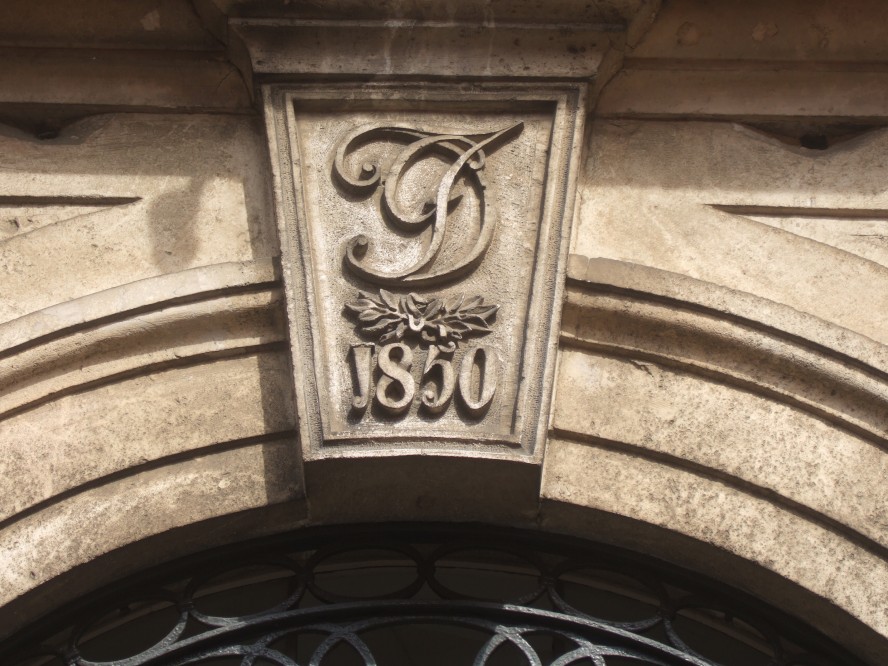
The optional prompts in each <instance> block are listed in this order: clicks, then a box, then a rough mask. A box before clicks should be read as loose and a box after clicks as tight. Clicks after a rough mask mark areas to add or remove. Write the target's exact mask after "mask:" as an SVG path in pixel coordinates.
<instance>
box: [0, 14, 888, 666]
mask: <svg viewBox="0 0 888 666" xmlns="http://www.w3.org/2000/svg"><path fill="white" fill-rule="evenodd" d="M37 5H38V3H34V2H29V1H25V0H21V1H20V0H6V2H4V3H3V5H2V6H0V40H2V48H3V50H4V52H5V53H6V55H7V57H6V59H5V65H4V67H3V68H2V71H0V82H2V84H0V121H2V123H3V124H2V125H0V154H2V156H3V159H2V163H3V166H4V168H3V169H2V170H0V277H2V282H0V284H2V288H0V377H2V378H3V381H2V383H0V451H2V455H0V470H2V474H0V484H2V486H0V498H2V502H0V509H2V517H0V581H2V584H0V626H2V627H3V634H4V635H5V636H8V635H13V634H14V633H15V632H16V631H17V630H18V629H20V628H22V627H24V626H25V625H27V624H29V623H31V622H33V621H35V620H36V619H38V618H40V617H41V616H42V615H43V614H45V613H47V612H48V611H50V610H52V609H53V608H56V607H58V606H59V605H61V604H63V603H65V602H67V601H70V600H72V599H75V598H77V597H79V596H81V595H84V594H87V593H88V592H90V591H92V590H94V589H96V588H98V587H100V586H102V585H104V584H107V583H109V582H112V581H114V580H116V579H117V578H120V577H122V576H125V575H127V574H130V573H133V572H136V571H139V570H140V569H142V568H145V567H147V566H149V565H152V564H156V563H159V562H163V561H166V560H169V559H172V558H174V557H177V556H180V555H185V554H188V553H193V552H198V551H201V550H205V549H207V548H210V547H212V546H215V545H219V544H225V543H233V542H237V541H242V540H245V539H248V538H250V537H253V536H259V535H267V534H277V533H282V532H285V531H288V530H293V529H298V528H303V527H309V526H317V525H347V524H355V523H371V524H372V523H383V522H386V523H388V522H398V521H406V522H409V521H426V522H436V521H440V522H452V523H459V522H472V523H485V524H490V525H499V526H516V527H521V528H526V529H530V530H538V531H540V532H542V533H557V534H569V535H574V536H578V537H584V538H588V539H591V540H594V541H597V542H601V543H606V544H614V545H618V546H621V547H625V548H629V549H632V550H636V551H639V552H643V553H649V554H652V555H654V556H656V557H658V558H660V559H662V560H666V561H669V562H672V563H675V564H677V565H680V566H682V567H685V568H688V569H691V570H694V571H698V572H700V573H702V574H705V575H708V576H710V577H713V578H716V579H719V580H722V581H724V582H725V583H727V584H729V585H732V586H734V587H736V588H739V589H741V590H744V591H747V592H749V593H751V594H753V595H754V596H756V597H758V598H760V599H762V600H764V601H766V602H768V603H770V604H772V605H774V606H777V607H780V608H781V609H783V610H785V611H786V612H788V613H790V614H791V615H794V616H795V617H797V618H799V619H800V620H801V621H803V622H805V623H806V624H807V625H809V626H811V627H813V628H815V629H817V630H819V631H821V632H823V633H824V634H826V635H827V636H829V637H831V638H833V639H834V640H836V641H837V642H839V643H840V644H842V645H843V646H845V647H846V648H848V649H849V650H851V651H852V652H854V653H855V654H857V655H858V656H860V657H861V658H862V659H863V660H865V661H866V663H872V664H874V665H876V664H883V663H886V662H888V519H886V517H885V515H886V514H885V506H886V505H888V490H886V488H888V486H886V484H885V479H886V477H888V457H886V455H885V453H886V447H888V186H886V184H885V183H886V182H888V161H886V158H885V155H886V149H888V133H886V131H885V130H884V129H883V127H884V125H885V123H886V119H888V92H886V91H888V75H886V73H885V67H884V65H885V63H886V62H888V42H886V41H885V40H884V39H883V32H884V26H885V25H886V24H888V6H886V5H885V4H884V3H883V2H881V1H879V0H856V1H855V2H838V1H834V0H823V1H819V2H808V1H805V0H789V1H786V2H780V3H774V2H770V1H765V0H745V1H744V2H739V1H736V2H735V1H733V0H719V1H718V2H708V3H707V2H702V1H701V0H672V1H671V2H663V3H662V6H661V3H659V2H656V1H654V0H596V1H595V2H591V3H590V2H574V1H573V0H553V1H552V2H549V3H545V6H544V7H543V6H540V3H537V2H531V1H529V0H527V1H525V0H512V1H511V2H496V1H494V2H488V3H461V2H455V1H453V2H451V1H448V0H442V1H440V2H436V1H433V0H428V1H426V0H422V1H421V2H406V1H403V2H402V1H401V0H393V1H392V2H385V3H382V4H379V3H369V2H364V1H363V0H330V1H329V2H323V3H314V4H311V5H308V4H305V5H302V4H300V3H286V2H276V1H272V0H269V1H264V0H255V1H254V0H194V1H193V2H188V1H186V0H133V1H131V2H127V3H115V2H109V1H106V0H89V1H86V0H85V1H84V2H80V3H70V2H67V1H63V0H46V1H45V2H41V3H39V5H40V7H39V8H38V7H37ZM445 227H446V230H445ZM374 326H375V327H376V328H375V329H374V328H373V327H374ZM454 333H458V334H459V335H458V336H455V335H454ZM384 336H388V337H385V338H384V339H383V337H384Z"/></svg>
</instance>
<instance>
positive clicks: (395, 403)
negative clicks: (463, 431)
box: [351, 342, 499, 418]
mask: <svg viewBox="0 0 888 666" xmlns="http://www.w3.org/2000/svg"><path fill="white" fill-rule="evenodd" d="M374 347H375V345H373V344H371V343H359V344H355V345H352V348H351V362H352V364H353V370H354V382H355V386H354V392H355V396H354V399H353V400H352V409H353V412H355V413H359V414H360V413H363V412H364V411H365V410H366V409H367V407H368V406H369V405H370V404H371V402H374V403H375V404H376V405H378V406H379V408H380V409H381V410H382V411H383V412H384V413H386V414H388V415H389V416H400V415H402V414H404V413H406V412H407V411H408V410H409V409H410V407H411V405H413V404H414V401H415V400H416V398H417V386H419V388H420V394H419V408H418V409H419V411H420V412H424V413H426V414H430V415H440V414H443V413H444V412H446V411H447V408H448V407H449V406H450V403H451V401H452V399H453V397H454V395H456V396H457V404H458V409H459V410H460V411H461V412H462V413H463V414H464V415H465V416H467V417H470V418H481V417H483V416H484V415H485V414H486V413H487V411H488V410H489V409H490V405H491V403H492V402H493V399H494V396H495V395H496V387H497V375H498V374H499V358H498V356H497V354H496V352H495V351H493V350H492V349H489V348H488V347H485V346H478V347H472V348H469V349H466V350H465V351H464V352H463V353H462V355H461V358H459V359H457V355H456V354H454V353H449V352H442V351H441V350H440V349H439V348H438V347H436V346H430V347H429V348H428V351H426V352H424V353H425V354H426V356H425V361H424V362H423V363H417V364H416V365H414V360H420V359H418V358H417V359H414V351H413V350H412V349H411V348H410V347H408V346H407V345H406V344H404V343H403V342H394V343H390V344H387V345H383V346H382V347H380V348H379V351H378V353H377V354H376V357H375V359H374V354H373V350H374ZM422 353H423V352H422V351H418V352H417V354H416V355H417V356H419V355H421V354H422ZM374 360H375V366H376V372H375V373H374V367H373V366H374ZM420 368H421V369H422V372H421V374H420V375H419V378H418V380H417V378H416V377H415V376H414V374H415V373H414V370H418V369H420ZM374 377H378V379H377V380H376V386H375V389H374V386H373V378H374Z"/></svg>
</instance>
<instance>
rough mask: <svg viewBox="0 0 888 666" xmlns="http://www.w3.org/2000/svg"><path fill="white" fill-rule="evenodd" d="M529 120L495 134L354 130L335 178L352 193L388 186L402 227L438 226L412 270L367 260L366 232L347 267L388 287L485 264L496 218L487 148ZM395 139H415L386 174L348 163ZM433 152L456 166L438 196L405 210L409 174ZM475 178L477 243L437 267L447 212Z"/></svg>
mask: <svg viewBox="0 0 888 666" xmlns="http://www.w3.org/2000/svg"><path fill="white" fill-rule="evenodd" d="M523 129H524V123H523V122H518V123H515V124H514V125H510V126H509V127H505V128H503V129H501V130H497V131H495V132H487V133H483V134H465V135H457V134H436V133H433V132H426V131H423V130H418V129H411V128H406V127H390V126H379V125H362V126H361V127H358V128H357V129H355V130H354V131H352V132H349V133H348V134H347V135H346V136H345V137H343V139H342V140H341V141H340V142H339V144H338V145H337V147H336V154H335V156H334V160H333V180H334V182H335V183H337V185H339V187H341V188H342V189H343V190H344V191H345V192H346V193H348V194H350V195H352V196H370V195H371V194H372V193H373V192H374V191H376V189H377V188H380V187H381V188H383V192H382V198H381V206H382V212H383V215H384V217H385V219H386V220H387V221H388V222H389V223H390V224H391V225H393V226H394V227H396V228H397V229H399V230H401V231H406V232H411V233H419V232H421V231H423V230H424V229H427V228H429V226H431V228H432V236H431V239H430V241H429V244H428V247H426V249H425V252H424V253H423V255H422V257H420V258H419V260H418V261H416V262H415V263H414V264H413V265H411V266H409V267H408V268H405V269H402V270H398V271H384V270H380V269H378V268H374V267H371V266H369V265H368V264H367V263H366V262H365V261H364V259H365V257H366V255H367V251H368V248H369V247H370V239H369V238H367V236H365V235H364V234H360V235H358V236H355V237H354V238H352V239H351V240H350V241H349V242H348V245H347V248H346V253H345V262H346V265H347V266H348V267H349V268H350V269H351V270H352V271H353V272H354V273H355V274H356V275H358V276H360V277H362V278H364V279H365V280H367V281H368V282H372V283H376V284H382V285H405V284H409V285H411V286H425V285H434V284H440V283H442V282H447V281H449V280H452V279H455V278H457V277H461V276H463V275H465V274H466V273H468V272H470V271H472V270H473V269H474V268H475V267H477V266H478V264H479V263H481V260H482V259H483V258H484V255H485V253H486V252H487V249H488V248H489V247H490V242H491V240H492V239H493V232H494V229H495V226H496V225H495V222H494V216H493V215H492V211H491V210H490V207H489V204H488V202H487V200H486V198H485V197H484V187H485V184H484V181H483V179H482V174H481V172H482V170H483V169H484V164H485V159H486V155H485V152H484V151H485V149H487V150H488V151H490V150H491V149H495V148H497V147H499V146H501V145H504V144H505V143H508V142H509V141H511V140H512V139H514V138H515V137H516V136H518V135H519V134H520V133H521V132H522V131H523ZM380 140H391V141H395V142H398V143H404V142H405V141H409V143H408V144H407V145H405V146H404V147H403V148H402V149H401V151H400V152H399V153H398V155H397V157H396V158H395V160H394V162H393V163H392V165H391V166H390V167H389V168H388V170H387V171H386V172H385V174H383V172H382V169H381V168H380V166H379V165H378V164H372V163H369V162H366V163H364V164H362V165H361V170H360V173H359V174H358V175H357V176H355V175H353V174H350V173H349V169H348V168H347V167H346V164H345V161H346V158H347V157H348V156H349V155H350V154H352V153H353V152H354V151H355V150H357V149H358V148H360V147H361V146H363V145H366V144H368V143H370V142H373V141H380ZM432 153H437V154H438V155H444V156H445V157H448V158H450V159H451V160H453V161H452V163H451V165H450V167H449V168H448V169H447V171H446V172H445V173H444V175H443V176H442V177H441V179H440V180H439V181H438V184H437V187H436V192H435V200H434V201H433V202H427V203H426V204H425V205H424V206H423V207H422V208H421V209H420V210H418V211H409V210H405V209H404V206H403V205H402V203H401V202H400V201H399V199H398V189H399V185H400V183H401V180H402V178H403V177H404V175H405V174H406V172H407V171H408V170H409V169H410V168H411V167H412V166H413V165H414V164H416V163H417V162H418V161H419V160H421V159H422V158H423V157H426V156H428V155H430V154H432ZM463 175H464V176H466V177H467V178H469V179H471V180H472V181H474V182H473V184H474V186H475V187H476V191H477V192H478V193H479V199H480V211H479V214H480V220H479V230H478V234H477V237H476V238H475V239H474V242H473V243H472V245H471V247H470V248H469V249H468V250H467V251H466V252H465V253H463V254H462V256H459V257H457V258H455V259H453V260H451V261H449V262H447V263H446V264H445V265H442V266H437V265H435V258H436V257H437V256H438V252H439V250H440V249H441V245H442V243H443V240H444V232H445V230H446V227H447V216H448V213H449V212H450V209H451V208H452V205H453V204H457V203H458V201H459V199H460V195H454V194H453V188H454V184H455V183H456V181H457V178H459V177H460V176H463Z"/></svg>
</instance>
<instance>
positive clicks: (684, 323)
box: [561, 285, 888, 449]
mask: <svg viewBox="0 0 888 666" xmlns="http://www.w3.org/2000/svg"><path fill="white" fill-rule="evenodd" d="M584 286H585V287H586V289H584V290H583V291H578V290H576V289H574V290H572V291H569V292H568V303H567V305H566V307H565V311H564V319H563V325H562V326H563V327H562V333H561V341H562V344H566V345H568V346H571V345H572V346H576V347H578V348H585V349H591V350H595V351H601V352H604V353H606V354H611V355H616V356H619V357H624V358H635V359H641V360H650V361H653V362H656V363H659V364H662V365H667V366H670V367H675V368H679V369H682V370H684V371H690V372H693V373H694V374H698V375H702V376H706V377H710V378H715V379H718V380H719V381H725V382H727V383H729V384H732V385H734V386H738V387H741V388H743V389H744V390H747V391H751V392H754V393H758V394H761V395H766V396H768V397H769V398H775V399H777V400H778V401H780V402H783V403H786V404H790V405H793V406H795V407H797V408H800V409H802V410H804V411H806V412H808V413H811V414H813V415H816V416H818V417H820V418H823V419H826V420H828V421H829V422H831V423H834V424H836V425H838V426H839V427H842V428H844V429H846V430H849V431H851V432H853V433H855V434H857V435H859V436H862V437H864V438H866V439H867V440H868V441H871V442H873V443H875V444H878V445H879V446H880V447H882V448H883V449H888V378H886V377H884V376H883V373H882V372H881V370H880V369H877V368H872V367H871V366H866V365H865V364H862V363H861V362H860V361H857V360H855V359H852V362H848V361H847V360H846V357H845V356H844V355H843V354H840V353H833V354H830V355H826V354H824V353H823V351H822V350H821V348H820V345H818V344H812V343H808V344H803V343H804V342H805V341H803V340H802V341H800V340H799V339H798V338H797V337H796V336H792V335H776V334H775V331H774V329H772V328H771V327H768V326H764V325H761V324H760V325H758V326H752V325H749V324H750V322H747V321H746V320H738V318H736V317H730V316H725V315H724V314H723V313H722V312H720V311H715V310H711V309H703V308H700V307H694V304H693V303H691V304H688V305H689V306H690V307H682V306H683V305H685V304H684V303H679V304H677V305H676V303H675V302H670V303H668V304H664V303H663V302H662V301H661V300H660V299H658V298H656V297H653V298H651V297H650V295H648V294H643V293H638V292H637V291H634V290H633V291H632V292H629V291H623V292H620V293H614V290H613V289H612V288H605V289H603V290H601V291H602V293H597V290H596V289H595V286H590V285H584ZM667 332H668V335H664V333H667ZM867 370H868V372H867ZM846 406H847V407H846Z"/></svg>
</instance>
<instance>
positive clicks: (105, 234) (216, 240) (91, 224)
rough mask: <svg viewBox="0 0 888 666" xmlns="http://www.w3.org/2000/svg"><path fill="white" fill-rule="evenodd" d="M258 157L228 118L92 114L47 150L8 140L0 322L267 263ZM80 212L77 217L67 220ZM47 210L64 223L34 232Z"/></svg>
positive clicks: (40, 144)
mask: <svg viewBox="0 0 888 666" xmlns="http://www.w3.org/2000/svg"><path fill="white" fill-rule="evenodd" d="M263 150H264V149H263V148H262V139H261V134H260V133H259V129H258V123H257V122H256V121H255V120H253V119H245V118H238V117H224V116H177V115H170V116H150V115H139V114H135V115H132V114H130V115H111V116H97V117H92V118H89V119H86V120H83V121H82V122H80V123H77V124H75V125H71V126H69V127H68V128H67V129H66V130H65V131H64V133H63V134H62V135H61V136H59V137H58V138H56V139H50V140H46V141H40V140H37V139H34V138H31V137H27V136H25V135H23V134H21V133H15V132H10V131H7V132H6V133H5V136H0V151H2V152H3V155H4V159H5V160H7V161H10V162H13V163H14V164H15V165H16V168H15V169H13V170H5V171H3V173H2V174H0V227H2V228H3V229H4V230H5V231H6V235H5V237H2V238H0V277H2V281H3V287H4V288H3V298H2V299H0V321H8V320H10V319H13V318H16V317H20V316H22V315H24V314H28V313H29V312H33V311H35V310H39V309H42V308H45V307H47V306H50V305H54V304H57V303H61V302H63V301H67V300H71V299H74V298H77V297H79V296H84V295H86V294H90V293H93V292H97V291H101V290H103V289H107V288H109V287H116V286H118V285H120V284H124V283H128V282H133V281H135V280H139V279H143V278H147V277H153V276H157V275H162V274H164V273H170V272H175V271H181V270H184V269H187V268H192V267H195V266H201V265H206V264H215V263H220V262H225V261H243V260H247V259H253V258H259V257H268V256H271V255H273V254H274V253H275V252H276V245H277V244H276V241H275V239H274V237H273V227H272V226H271V223H272V218H271V208H270V205H269V197H268V195H269V192H270V190H269V187H268V182H267V178H266V175H267V166H266V161H265V159H266V158H265V155H264V153H263ZM80 204H85V205H86V206H87V209H86V210H87V212H86V213H85V214H78V213H77V211H76V210H74V211H71V206H72V205H80ZM56 206H61V207H65V208H67V209H68V210H69V214H70V213H73V215H71V216H70V217H67V218H66V219H57V218H56V219H52V218H51V222H50V223H48V224H41V222H40V219H39V217H40V214H42V213H44V212H45V213H48V214H50V215H51V214H52V212H51V211H52V209H53V208H54V207H56ZM23 207H25V208H28V207H31V210H28V211H25V214H22V213H23V211H22V208H23ZM7 208H10V209H11V210H9V211H7V210H6V209H7ZM33 209H39V210H33ZM27 213H30V214H27ZM19 217H23V219H22V220H19ZM29 217H30V218H31V221H29ZM35 217H36V218H37V219H34V218H35ZM10 232H12V233H10ZM72 276H76V278H72Z"/></svg>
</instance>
